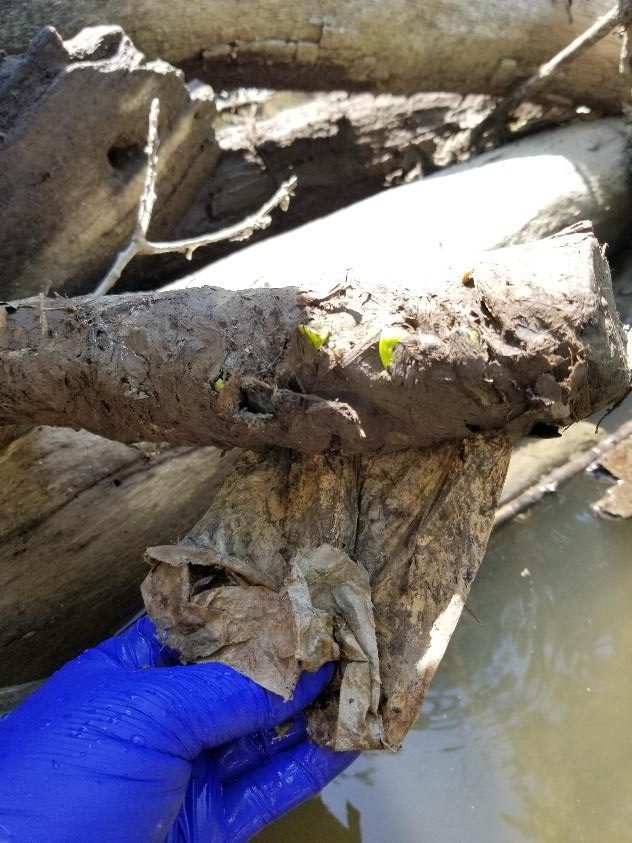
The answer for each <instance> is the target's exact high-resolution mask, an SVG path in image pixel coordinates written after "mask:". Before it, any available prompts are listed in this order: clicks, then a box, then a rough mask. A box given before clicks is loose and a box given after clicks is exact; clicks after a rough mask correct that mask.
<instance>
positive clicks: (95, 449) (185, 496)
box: [0, 428, 232, 686]
mask: <svg viewBox="0 0 632 843" xmlns="http://www.w3.org/2000/svg"><path fill="white" fill-rule="evenodd" d="M231 461H232V457H230V456H229V457H226V458H223V459H222V458H221V456H220V454H219V452H218V451H216V450H215V449H213V448H206V449H203V448H196V449H191V448H180V449H178V450H176V451H173V450H171V451H162V452H161V451H160V450H158V451H156V449H151V450H148V449H145V450H142V449H140V450H139V449H138V448H134V447H130V446H127V445H120V444H118V443H116V442H111V441H108V440H105V439H100V438H99V437H98V436H94V435H92V434H90V433H86V432H85V431H82V432H79V433H77V432H75V431H69V430H65V429H63V428H56V429H55V428H37V429H34V430H31V431H30V432H28V433H25V434H24V435H22V436H20V437H18V438H17V439H15V440H14V441H13V442H12V443H11V444H9V445H8V446H5V447H4V448H3V449H2V450H0V686H2V685H5V684H14V683H19V682H25V681H28V680H32V679H37V678H40V677H44V676H46V675H48V674H49V673H50V672H51V671H52V670H54V669H56V668H57V667H59V666H60V665H62V664H63V663H64V662H65V661H66V660H67V659H69V658H71V657H72V656H74V655H76V654H77V653H78V652H80V651H81V650H82V649H83V648H85V647H87V646H90V645H92V644H95V643H97V642H98V641H99V640H101V639H102V638H103V637H105V636H107V635H108V634H111V633H112V632H114V631H115V630H116V628H117V627H118V626H120V625H121V624H122V623H124V622H125V621H126V620H127V619H128V617H129V616H130V615H132V614H133V613H134V612H135V611H136V610H137V609H138V608H139V606H140V595H139V592H138V584H139V582H140V580H141V579H142V577H143V576H144V574H145V571H146V565H145V563H144V562H143V561H142V559H143V553H144V551H145V548H146V547H147V545H148V544H152V543H154V542H155V541H156V537H157V536H159V535H160V536H162V537H163V540H164V541H174V540H177V539H178V537H179V536H181V535H183V534H184V532H185V531H186V530H187V529H189V527H190V526H191V524H192V523H193V522H194V521H195V519H196V518H198V517H199V516H200V515H201V514H202V513H203V512H204V511H205V510H206V508H207V507H208V505H209V501H210V500H212V497H213V493H214V491H215V489H216V488H217V486H218V485H219V483H220V482H221V479H222V477H223V475H224V472H225V471H227V470H228V468H229V467H230V465H231V464H232V463H231Z"/></svg>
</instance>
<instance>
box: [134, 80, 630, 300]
mask: <svg viewBox="0 0 632 843" xmlns="http://www.w3.org/2000/svg"><path fill="white" fill-rule="evenodd" d="M483 111H484V101H483V98H482V97H478V98H475V97H461V96H460V95H458V94H415V95H413V96H410V97H404V96H393V95H390V94H381V95H379V96H374V95H372V94H368V93H364V94H345V93H340V92H337V93H330V94H324V95H321V96H318V97H317V98H316V99H314V100H312V101H310V102H308V103H305V104H303V105H300V106H295V107H292V108H285V109H283V110H282V111H281V112H280V113H278V114H275V115H274V116H272V117H260V118H258V119H255V120H250V119H245V120H243V121H241V122H239V123H237V124H236V125H230V126H225V127H223V128H219V129H218V130H217V133H216V137H217V142H218V144H219V146H220V149H221V153H220V156H219V159H218V162H217V167H216V169H215V172H214V173H213V175H212V176H211V178H210V179H208V181H207V182H206V183H205V184H203V185H201V187H200V191H199V194H198V196H197V197H196V198H195V200H194V201H193V202H192V204H191V207H190V208H189V209H188V211H187V213H186V214H185V215H184V216H183V217H182V220H181V221H180V222H179V224H178V225H177V226H176V228H175V230H174V232H173V234H172V235H171V236H174V237H190V236H196V235H201V234H203V233H205V232H207V231H213V230H216V229H217V228H222V227H224V226H226V225H230V224H233V223H236V222H238V221H239V220H241V219H243V218H244V217H245V216H247V215H249V214H250V213H251V212H252V209H253V208H256V207H259V206H260V205H261V204H262V203H263V202H264V201H265V200H266V199H267V198H268V197H269V196H271V195H272V194H273V193H274V191H275V190H276V189H277V187H278V185H279V184H281V183H282V182H283V181H284V180H285V179H286V178H287V176H288V173H292V174H293V175H295V176H296V177H297V179H298V190H297V191H296V193H295V195H294V197H293V199H292V204H291V206H290V209H289V211H288V213H285V214H275V215H274V217H273V218H272V221H271V224H270V226H269V227H268V228H265V229H263V230H261V231H256V232H255V233H254V234H253V236H252V238H250V239H249V241H248V242H249V243H256V242H258V241H261V240H263V239H266V238H268V237H269V236H270V235H271V234H277V233H279V232H282V231H286V230H289V229H293V228H296V227H297V226H299V225H302V224H303V223H306V222H309V221H311V220H313V219H316V218H318V217H322V216H324V215H326V214H329V213H331V212H332V211H337V210H339V209H340V208H344V207H347V206H349V205H350V204H351V203H353V202H358V201H359V200H361V199H364V198H366V197H368V196H372V195H373V194H375V193H379V192H380V191H381V190H383V189H384V188H385V187H392V186H394V185H397V184H403V183H408V182H410V181H413V180H416V179H418V178H420V177H421V176H422V175H427V174H429V173H432V172H433V171H434V170H436V169H438V168H439V167H440V166H443V165H445V164H447V163H449V160H450V157H449V156H450V153H449V151H448V149H447V147H448V146H449V144H450V138H451V136H452V135H453V134H454V133H455V132H458V131H459V130H461V129H463V128H464V127H465V126H466V124H468V122H469V121H470V120H471V119H472V116H473V115H474V114H476V113H477V112H481V113H482V112H483ZM606 131H607V130H606ZM612 151H613V152H614V150H612ZM619 163H620V157H619V156H618V155H616V154H615V155H614V156H613V158H612V159H608V164H606V159H605V158H604V165H605V166H606V167H607V168H608V169H609V168H612V169H616V168H617V167H618V166H619ZM604 175H605V173H604ZM598 178H599V180H600V181H604V178H603V175H600V176H599V177H598ZM607 193H608V196H609V197H610V199H612V196H611V191H610V190H608V191H607ZM598 195H600V196H601V194H598ZM603 198H604V202H605V197H603ZM598 201H599V202H601V199H599V200H598ZM615 204H616V200H615ZM558 228H559V226H558ZM244 245H245V244H244V243H239V242H230V241H229V242H224V243H219V244H217V245H214V246H213V247H209V248H203V249H200V250H199V251H198V252H196V253H195V255H194V257H193V260H192V263H191V264H185V258H184V257H183V256H182V255H161V256H155V257H148V258H141V259H140V260H138V261H135V262H134V264H132V265H131V266H130V267H128V269H127V270H126V271H125V273H124V274H123V276H122V278H121V280H120V282H119V284H118V287H117V289H118V290H120V291H122V290H139V289H155V288H156V286H157V283H158V282H160V283H161V284H164V283H167V281H169V280H173V279H175V278H180V277H182V275H183V274H188V273H190V272H191V267H199V266H201V265H203V264H208V263H209V262H210V261H216V260H218V259H219V258H222V257H224V256H225V255H227V254H230V253H232V252H236V251H239V250H240V249H243V248H244Z"/></svg>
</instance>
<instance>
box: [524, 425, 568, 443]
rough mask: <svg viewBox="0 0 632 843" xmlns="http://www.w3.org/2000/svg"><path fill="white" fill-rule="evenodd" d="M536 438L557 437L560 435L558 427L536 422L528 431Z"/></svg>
mask: <svg viewBox="0 0 632 843" xmlns="http://www.w3.org/2000/svg"><path fill="white" fill-rule="evenodd" d="M528 435H529V436H533V437H535V438H536V439H559V437H560V436H561V435H562V434H561V433H560V431H559V428H558V427H557V426H556V425H554V424H545V423H544V422H536V423H535V424H534V425H533V427H532V428H531V430H530V431H529V433H528Z"/></svg>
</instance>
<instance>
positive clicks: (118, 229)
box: [0, 27, 218, 298]
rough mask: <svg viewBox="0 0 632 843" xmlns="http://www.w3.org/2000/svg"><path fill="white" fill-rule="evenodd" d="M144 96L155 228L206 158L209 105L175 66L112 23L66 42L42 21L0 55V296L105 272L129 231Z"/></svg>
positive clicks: (169, 226) (183, 201)
mask: <svg viewBox="0 0 632 843" xmlns="http://www.w3.org/2000/svg"><path fill="white" fill-rule="evenodd" d="M153 97H159V99H160V103H161V115H162V119H161V124H160V125H161V129H162V131H163V135H164V143H163V149H162V153H163V154H162V158H161V161H160V167H159V172H158V194H159V197H160V198H159V202H158V204H157V206H156V213H155V215H154V218H153V222H152V235H154V236H158V237H160V236H163V235H165V234H167V233H169V232H171V231H172V230H173V227H174V225H175V223H176V221H179V219H180V218H181V217H182V215H183V213H184V211H185V210H186V209H187V208H188V207H189V205H190V204H191V202H192V200H193V197H194V196H195V195H196V193H197V191H198V189H199V184H200V182H202V183H203V182H204V181H205V180H206V179H207V178H208V177H209V176H210V174H211V173H212V172H213V169H214V167H215V162H216V160H217V155H218V146H217V143H216V142H215V140H214V136H213V132H212V128H211V121H212V119H213V116H214V114H215V108H214V105H213V103H212V102H209V101H205V100H195V101H194V100H192V99H191V98H190V96H189V93H188V91H187V89H186V86H185V84H184V79H183V77H182V74H181V73H180V72H179V71H176V69H175V68H173V67H171V66H169V65H167V64H165V63H164V62H157V63H147V62H145V61H144V59H143V56H142V54H141V53H139V52H138V50H136V49H135V47H134V46H133V44H132V43H131V41H130V40H129V39H128V38H127V36H126V35H125V34H124V33H123V32H122V30H121V29H119V28H117V27H99V28H95V29H87V30H85V31H83V32H81V33H80V34H79V35H78V36H77V37H76V38H75V39H73V40H70V41H65V42H63V41H62V40H61V38H60V36H59V35H58V34H57V33H56V32H55V31H54V30H52V29H50V28H49V29H45V30H42V31H41V32H40V33H39V35H38V36H37V37H36V38H35V40H34V41H33V43H32V44H31V46H30V47H29V49H28V51H27V52H26V53H25V54H24V55H23V56H20V57H18V58H9V59H5V61H4V62H3V63H2V64H0V219H1V220H2V224H1V225H0V255H2V259H1V260H0V296H2V297H4V298H7V297H11V296H16V295H18V294H19V295H21V296H24V295H36V294H38V293H40V292H43V291H44V292H46V291H47V290H49V289H52V290H63V291H64V292H66V293H72V292H73V291H74V292H76V291H78V290H83V291H86V290H89V289H92V287H93V286H94V285H95V284H96V282H97V281H98V279H99V278H100V277H101V276H102V275H103V274H104V273H105V271H106V269H107V268H108V266H109V265H110V263H111V262H112V260H113V258H114V256H115V255H116V253H117V252H118V251H119V250H120V249H121V248H122V247H123V246H124V245H125V244H126V243H127V241H128V240H129V238H130V235H131V233H132V231H133V228H134V224H135V219H136V209H137V205H138V200H139V197H140V191H141V188H142V183H143V179H144V166H145V155H144V151H143V150H144V146H145V139H146V136H147V116H148V112H149V105H150V102H151V100H152V98H153Z"/></svg>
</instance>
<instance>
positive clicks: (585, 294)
mask: <svg viewBox="0 0 632 843" xmlns="http://www.w3.org/2000/svg"><path fill="white" fill-rule="evenodd" d="M577 229H578V230H575V231H573V232H572V233H567V234H564V235H561V236H558V237H553V238H550V239H548V240H543V241H540V242H538V243H535V244H528V245H526V246H517V247H513V248H507V249H501V250H497V251H495V252H490V253H487V254H486V255H482V256H481V257H480V258H478V259H477V260H475V261H473V262H472V263H471V264H470V265H469V266H465V267H464V266H461V267H456V268H450V269H448V270H444V271H443V273H442V274H441V275H439V276H438V277H435V279H431V278H428V279H424V283H423V284H419V283H418V282H417V283H416V279H414V278H411V277H410V276H403V277H402V276H400V277H393V276H392V277H391V278H390V279H389V281H390V284H389V286H386V285H381V286H377V285H376V286H369V285H367V284H365V283H364V281H363V279H362V277H361V276H357V275H355V274H354V272H353V271H352V272H351V273H350V274H348V276H347V278H344V277H341V276H340V275H336V276H333V277H331V278H329V279H327V282H326V283H325V284H324V285H322V286H321V288H320V290H319V291H317V292H309V291H301V290H300V288H298V287H297V286H294V287H284V288H282V289H276V290H275V289H272V290H270V289H251V290H248V291H244V292H236V293H231V292H229V291H226V290H220V289H213V288H203V289H199V290H184V291H172V292H164V293H156V294H151V295H140V294H139V295H136V296H134V295H132V294H127V295H123V296H111V297H105V298H100V299H94V298H91V297H87V298H79V299H76V300H67V301H63V302H59V303H57V302H48V303H47V302H42V301H41V300H26V301H22V302H16V303H14V304H10V305H5V306H4V307H3V309H2V311H0V312H1V313H3V314H4V316H3V324H2V325H1V326H0V332H1V333H0V349H1V351H0V373H1V374H2V377H0V384H1V385H0V407H1V408H2V409H1V410H0V423H2V424H25V423H35V424H37V423H42V424H53V425H61V426H74V427H85V428H86V429H88V430H91V431H92V432H94V433H100V434H102V435H105V436H107V437H109V438H112V439H117V440H119V441H124V442H133V441H145V440H147V441H159V442H163V441H166V442H171V443H187V444H214V445H224V446H226V445H228V446H232V445H238V446H242V447H247V448H254V449H260V448H265V447H266V446H269V445H277V446H282V447H288V448H294V449H296V450H299V451H304V452H321V451H328V450H330V449H332V448H334V449H342V450H343V451H345V452H348V453H370V452H373V451H375V450H384V449H386V450H396V449H401V448H405V447H426V446H429V445H433V444H437V443H439V442H441V441H444V440H447V439H461V438H463V437H465V436H468V435H469V434H471V433H472V432H477V433H478V432H482V431H493V430H500V429H504V428H507V427H509V428H511V429H512V430H513V431H515V432H517V433H524V432H525V431H527V430H528V429H529V428H530V427H532V426H533V425H534V424H536V423H545V424H554V425H555V424H557V425H566V424H568V423H570V422H572V421H575V420H577V419H579V418H582V417H583V416H585V415H588V414H589V413H590V412H592V411H593V410H595V409H598V408H599V407H603V406H605V405H606V404H607V403H609V402H611V401H613V400H615V399H616V398H618V397H619V396H620V395H621V394H622V393H623V391H624V390H625V389H626V387H627V385H628V372H627V366H626V356H625V340H624V335H623V331H622V328H621V325H620V323H619V320H618V316H617V314H616V308H615V305H614V299H613V296H612V288H611V282H610V273H609V269H608V264H607V262H606V260H605V258H604V256H603V254H602V252H601V249H600V248H599V245H598V243H597V241H596V239H595V238H594V236H593V235H592V233H591V231H590V229H589V227H588V228H586V227H585V226H584V227H583V228H582V227H581V226H578V227H577ZM393 349H394V350H393ZM378 351H379V355H378ZM389 355H390V356H389ZM391 358H392V359H391Z"/></svg>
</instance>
